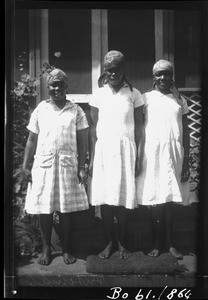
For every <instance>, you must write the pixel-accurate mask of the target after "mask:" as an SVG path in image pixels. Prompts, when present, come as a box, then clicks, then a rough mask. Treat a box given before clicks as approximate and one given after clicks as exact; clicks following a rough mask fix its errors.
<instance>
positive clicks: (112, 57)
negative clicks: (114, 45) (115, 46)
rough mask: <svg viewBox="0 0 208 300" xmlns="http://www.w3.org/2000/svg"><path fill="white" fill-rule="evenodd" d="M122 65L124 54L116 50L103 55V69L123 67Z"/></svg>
mask: <svg viewBox="0 0 208 300" xmlns="http://www.w3.org/2000/svg"><path fill="white" fill-rule="evenodd" d="M123 65H124V55H123V54H122V53H121V52H119V51H117V50H112V51H109V52H108V53H107V54H106V55H105V56H104V68H105V70H107V69H110V68H114V67H123Z"/></svg>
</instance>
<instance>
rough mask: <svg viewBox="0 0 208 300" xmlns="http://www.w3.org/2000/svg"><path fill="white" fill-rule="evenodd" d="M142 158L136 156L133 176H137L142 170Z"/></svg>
mask: <svg viewBox="0 0 208 300" xmlns="http://www.w3.org/2000/svg"><path fill="white" fill-rule="evenodd" d="M142 166H143V159H142V158H139V157H137V158H136V166H135V177H137V176H139V175H140V173H141V171H142Z"/></svg>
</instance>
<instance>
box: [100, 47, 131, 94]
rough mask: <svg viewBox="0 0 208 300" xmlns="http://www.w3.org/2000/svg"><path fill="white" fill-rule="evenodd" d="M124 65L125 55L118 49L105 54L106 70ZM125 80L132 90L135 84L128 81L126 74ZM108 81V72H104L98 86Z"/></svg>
mask: <svg viewBox="0 0 208 300" xmlns="http://www.w3.org/2000/svg"><path fill="white" fill-rule="evenodd" d="M115 67H121V68H123V67H124V55H123V54H122V53H121V52H120V51H117V50H111V51H109V52H108V53H107V54H106V55H105V56H104V70H105V71H107V70H108V69H110V68H115ZM123 80H124V81H125V82H126V83H128V85H129V88H130V90H131V91H132V90H133V86H132V85H131V84H130V83H129V82H128V81H127V79H126V76H125V75H124V76H123ZM107 83H108V77H107V74H106V72H103V73H102V74H101V75H100V77H99V79H98V86H99V87H102V86H103V85H105V84H107Z"/></svg>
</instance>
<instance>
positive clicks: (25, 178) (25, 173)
mask: <svg viewBox="0 0 208 300" xmlns="http://www.w3.org/2000/svg"><path fill="white" fill-rule="evenodd" d="M21 181H22V183H25V182H32V176H31V171H30V170H29V169H27V168H22V176H21Z"/></svg>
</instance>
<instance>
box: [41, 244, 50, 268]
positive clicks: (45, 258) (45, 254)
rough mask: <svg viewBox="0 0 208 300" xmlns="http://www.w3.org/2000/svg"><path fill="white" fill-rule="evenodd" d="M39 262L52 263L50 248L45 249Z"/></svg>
mask: <svg viewBox="0 0 208 300" xmlns="http://www.w3.org/2000/svg"><path fill="white" fill-rule="evenodd" d="M38 263H39V264H40V265H43V266H48V265H49V264H50V263H51V253H50V250H49V249H48V248H46V249H44V250H43V252H42V255H41V257H40V258H39V260H38Z"/></svg>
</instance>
